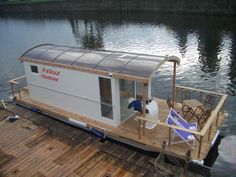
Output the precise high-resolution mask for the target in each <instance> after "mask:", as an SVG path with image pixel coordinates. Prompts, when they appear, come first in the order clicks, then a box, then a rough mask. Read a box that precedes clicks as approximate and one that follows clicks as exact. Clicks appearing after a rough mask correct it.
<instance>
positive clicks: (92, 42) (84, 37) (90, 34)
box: [69, 19, 104, 49]
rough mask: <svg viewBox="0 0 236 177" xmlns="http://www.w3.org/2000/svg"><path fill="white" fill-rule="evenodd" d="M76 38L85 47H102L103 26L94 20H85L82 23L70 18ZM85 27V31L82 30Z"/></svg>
mask: <svg viewBox="0 0 236 177" xmlns="http://www.w3.org/2000/svg"><path fill="white" fill-rule="evenodd" d="M69 21H70V24H71V29H72V32H73V35H74V38H75V40H76V42H77V43H78V44H81V45H82V47H83V48H90V49H102V48H103V47H104V45H103V39H102V28H101V26H100V25H99V24H98V23H95V22H93V21H92V20H84V23H83V25H82V23H81V24H79V20H77V19H69ZM82 27H83V29H84V30H83V31H82Z"/></svg>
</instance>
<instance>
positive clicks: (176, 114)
mask: <svg viewBox="0 0 236 177" xmlns="http://www.w3.org/2000/svg"><path fill="white" fill-rule="evenodd" d="M19 59H20V60H21V61H22V62H23V64H24V69H25V75H24V76H21V77H19V78H16V79H13V80H11V81H10V85H11V88H12V95H13V96H14V100H15V102H16V104H18V105H21V106H25V107H27V108H30V109H32V110H35V111H37V112H40V113H42V114H46V115H49V116H51V117H54V118H56V119H60V120H61V121H64V122H67V123H70V124H73V125H75V126H78V127H80V128H83V129H86V130H88V131H92V132H93V133H95V134H97V135H98V136H100V137H101V138H104V137H109V138H112V139H115V140H118V141H120V142H123V143H126V144H130V145H133V146H138V147H140V148H144V149H145V150H150V151H157V152H158V151H160V150H161V145H162V142H163V141H164V140H165V141H166V142H167V144H168V148H167V151H168V152H170V153H172V154H174V155H175V156H176V157H178V158H184V157H185V154H186V152H187V150H188V149H191V151H192V157H193V159H194V160H197V161H199V162H203V161H204V159H205V158H206V156H207V154H208V152H209V150H210V149H211V147H212V146H213V144H214V142H215V139H216V138H217V136H218V134H219V129H220V127H221V125H222V124H223V121H224V118H225V114H224V104H225V101H226V99H227V95H225V94H222V93H215V92H212V91H206V90H201V89H196V88H189V87H185V86H180V85H177V84H176V69H177V65H179V64H180V59H179V58H178V57H176V56H155V55H146V54H137V53H126V52H115V51H102V50H88V49H82V48H73V47H66V46H57V45H51V44H44V45H39V46H36V47H34V48H31V49H29V50H28V51H26V52H25V53H24V54H23V55H22V56H21V57H20V58H19ZM166 62H170V63H172V64H173V78H172V80H173V87H172V88H171V90H172V93H171V95H170V96H169V97H170V99H168V98H165V99H163V98H154V97H153V96H152V93H151V81H152V78H153V77H154V76H155V74H156V73H157V71H158V69H159V68H160V67H161V66H162V65H163V64H164V63H166ZM23 80H26V82H27V85H26V86H23V87H21V86H22V84H21V82H22V81H23ZM163 89H164V88H163ZM208 104H210V106H209V105H208ZM206 107H207V108H208V109H204V108H206ZM209 107H210V108H209ZM193 125H194V126H193ZM174 138H175V141H174ZM176 140H178V141H176ZM188 140H189V141H188ZM190 141H192V142H191V143H190Z"/></svg>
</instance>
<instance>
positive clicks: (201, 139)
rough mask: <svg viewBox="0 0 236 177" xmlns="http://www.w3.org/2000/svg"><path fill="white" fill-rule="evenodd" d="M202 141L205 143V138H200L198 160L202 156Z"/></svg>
mask: <svg viewBox="0 0 236 177" xmlns="http://www.w3.org/2000/svg"><path fill="white" fill-rule="evenodd" d="M202 141H203V136H200V142H199V149H198V158H200V155H201V150H202Z"/></svg>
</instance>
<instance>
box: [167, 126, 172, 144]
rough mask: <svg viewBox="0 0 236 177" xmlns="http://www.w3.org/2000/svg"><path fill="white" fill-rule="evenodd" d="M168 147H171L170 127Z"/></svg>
mask: <svg viewBox="0 0 236 177" xmlns="http://www.w3.org/2000/svg"><path fill="white" fill-rule="evenodd" d="M168 146H171V127H169V140H168Z"/></svg>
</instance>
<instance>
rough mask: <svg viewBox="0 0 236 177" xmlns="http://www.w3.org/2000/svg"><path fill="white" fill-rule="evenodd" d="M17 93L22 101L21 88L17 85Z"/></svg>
mask: <svg viewBox="0 0 236 177" xmlns="http://www.w3.org/2000/svg"><path fill="white" fill-rule="evenodd" d="M17 92H18V94H19V98H20V99H21V94H20V87H19V84H17Z"/></svg>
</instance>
